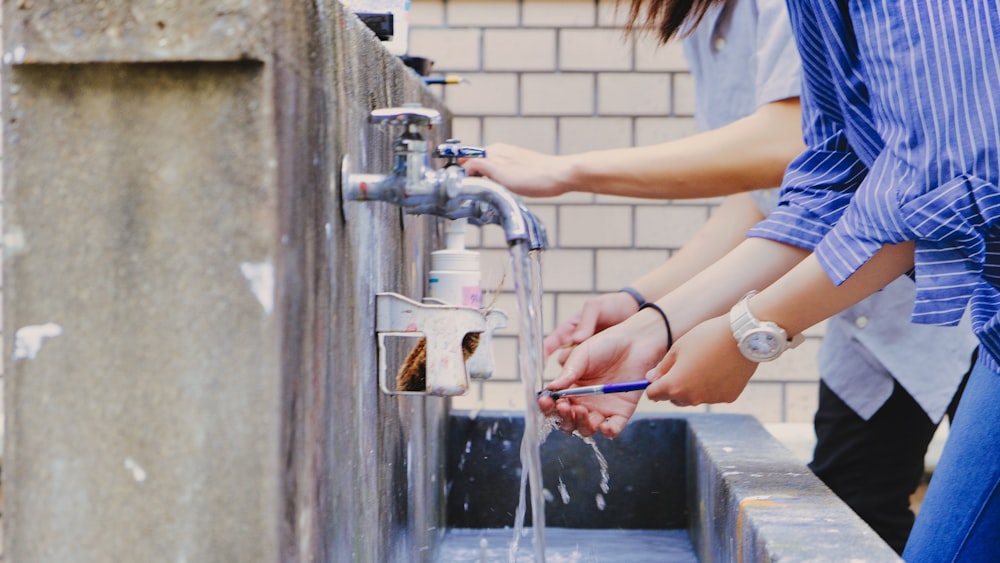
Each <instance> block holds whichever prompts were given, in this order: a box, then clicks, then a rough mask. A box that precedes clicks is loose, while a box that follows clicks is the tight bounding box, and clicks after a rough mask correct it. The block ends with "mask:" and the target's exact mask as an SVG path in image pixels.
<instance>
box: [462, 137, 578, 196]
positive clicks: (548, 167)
mask: <svg viewBox="0 0 1000 563" xmlns="http://www.w3.org/2000/svg"><path fill="white" fill-rule="evenodd" d="M460 162H461V164H462V166H464V167H465V170H466V171H467V172H468V173H469V174H470V175H473V176H486V177H487V178H489V179H491V180H493V181H494V182H497V183H498V184H500V185H502V186H505V187H506V188H507V189H508V190H510V191H512V192H514V193H516V194H518V195H521V196H525V197H552V196H557V195H562V194H564V193H566V192H567V191H569V190H568V188H567V187H566V186H564V185H562V184H561V182H560V181H559V178H560V177H561V175H562V174H564V168H565V164H566V163H567V159H566V157H564V156H554V155H550V154H544V153H540V152H536V151H533V150H529V149H525V148H521V147H517V146H514V145H508V144H505V143H495V144H492V145H489V146H487V147H486V157H485V158H470V159H465V160H462V161H460Z"/></svg>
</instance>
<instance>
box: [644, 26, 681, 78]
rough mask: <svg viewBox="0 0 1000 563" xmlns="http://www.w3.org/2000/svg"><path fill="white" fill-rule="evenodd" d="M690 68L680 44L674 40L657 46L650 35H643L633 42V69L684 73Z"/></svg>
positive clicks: (654, 39)
mask: <svg viewBox="0 0 1000 563" xmlns="http://www.w3.org/2000/svg"><path fill="white" fill-rule="evenodd" d="M688 68H690V66H689V65H688V62H687V59H686V58H685V57H684V48H683V47H682V46H681V42H680V41H678V40H676V39H674V40H671V41H670V42H668V43H667V44H666V45H658V44H657V43H656V38H655V37H654V36H652V35H643V36H642V37H640V38H638V39H636V42H635V69H636V70H642V71H678V72H679V71H686V70H688Z"/></svg>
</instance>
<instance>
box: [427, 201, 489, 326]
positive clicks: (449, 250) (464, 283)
mask: <svg viewBox="0 0 1000 563" xmlns="http://www.w3.org/2000/svg"><path fill="white" fill-rule="evenodd" d="M465 227H466V220H465V219H456V220H454V221H449V222H448V224H447V225H446V226H445V248H443V249H441V250H435V251H434V252H431V271H430V277H429V279H428V285H429V289H428V296H429V297H432V298H434V299H438V300H440V301H441V302H443V303H446V304H448V305H461V306H463V307H473V308H476V309H479V308H480V307H482V305H483V290H482V288H481V287H480V285H479V284H480V281H481V278H482V274H481V272H480V270H479V253H478V252H474V251H472V250H466V249H465Z"/></svg>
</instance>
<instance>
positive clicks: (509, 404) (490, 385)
mask: <svg viewBox="0 0 1000 563" xmlns="http://www.w3.org/2000/svg"><path fill="white" fill-rule="evenodd" d="M524 403H525V399H524V385H523V384H522V383H521V381H520V380H516V381H506V380H498V381H493V380H492V379H491V380H489V381H487V382H486V383H485V384H484V385H483V396H482V400H481V401H479V402H478V403H477V407H478V408H479V409H483V410H499V411H522V412H523V411H524V409H525V404H524Z"/></svg>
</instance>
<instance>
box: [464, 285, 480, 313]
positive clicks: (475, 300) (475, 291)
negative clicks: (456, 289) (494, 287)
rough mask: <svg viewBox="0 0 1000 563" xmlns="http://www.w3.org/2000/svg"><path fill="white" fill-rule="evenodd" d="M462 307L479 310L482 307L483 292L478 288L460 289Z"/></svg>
mask: <svg viewBox="0 0 1000 563" xmlns="http://www.w3.org/2000/svg"><path fill="white" fill-rule="evenodd" d="M462 306H463V307H473V308H476V309H478V308H480V307H482V306H483V290H482V289H481V288H480V287H479V286H475V285H467V286H464V287H462Z"/></svg>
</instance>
